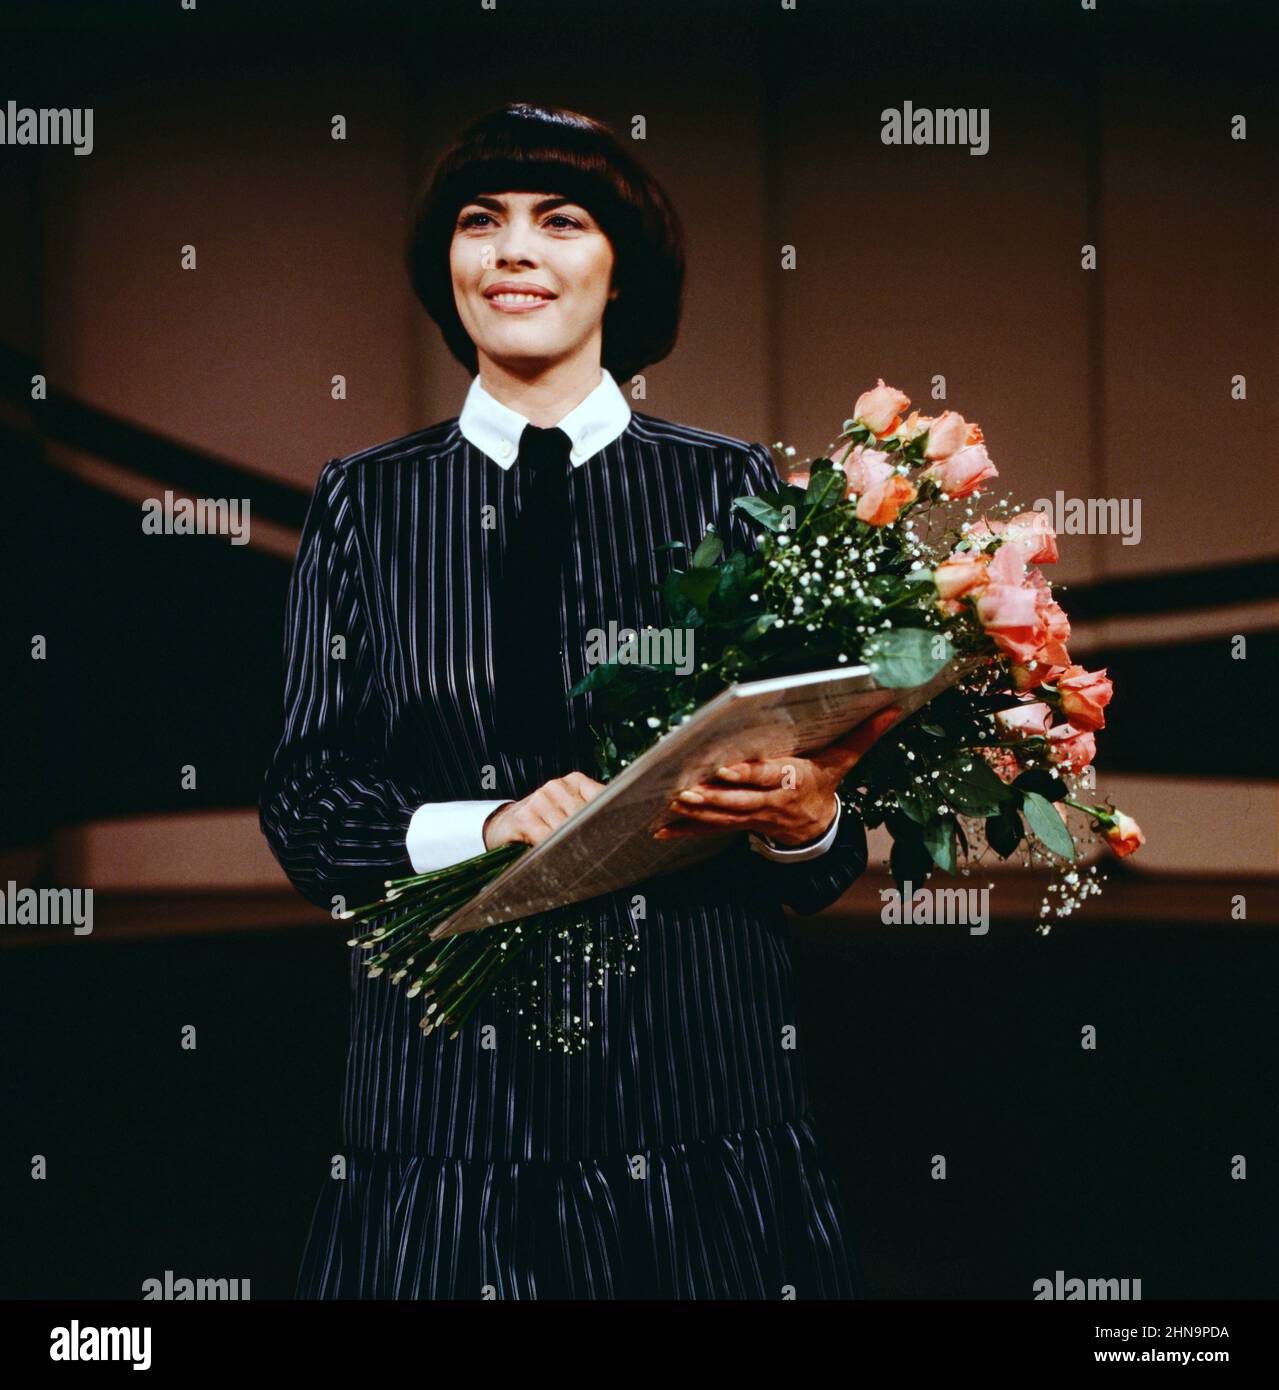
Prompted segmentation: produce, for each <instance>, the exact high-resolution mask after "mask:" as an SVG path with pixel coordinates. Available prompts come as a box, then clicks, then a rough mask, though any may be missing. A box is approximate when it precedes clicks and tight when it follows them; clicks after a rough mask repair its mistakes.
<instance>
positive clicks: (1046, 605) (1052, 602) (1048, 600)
mask: <svg viewBox="0 0 1279 1390" xmlns="http://www.w3.org/2000/svg"><path fill="white" fill-rule="evenodd" d="M1000 551H1001V553H1002V552H1003V551H1008V552H1010V553H1012V554H1016V555H1024V554H1025V551H1024V550H1023V549H1022V547H1021V546H1019V545H1005V546H1001V547H1000ZM1026 584H1027V587H1028V588H1030V589H1031V591H1032V592H1033V593H1034V595H1035V602H1036V604H1038V606H1039V616H1040V617H1041V618H1042V619H1043V623H1044V645H1043V647H1042V648H1041V649H1040V650H1039V651H1038V652H1036V653H1035V655H1036V658H1037V659H1038V660H1039V661H1040V662H1041V663H1042V664H1043V665H1045V666H1069V665H1070V653H1069V652H1068V651H1067V650H1066V643H1067V642H1068V641H1069V640H1070V619H1069V618H1068V617H1067V616H1066V612H1065V610H1064V609H1063V608H1062V606H1061V604H1059V603H1058V602H1057V600H1056V599H1055V598H1053V594H1052V586H1051V585H1050V584H1049V583H1048V581H1047V580H1046V579H1045V578H1044V576H1043V575H1042V574H1041V573H1040V572H1039V571H1038V570H1031V571H1030V574H1029V575H1028V576H1027V578H1026Z"/></svg>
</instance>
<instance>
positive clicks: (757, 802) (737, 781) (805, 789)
mask: <svg viewBox="0 0 1279 1390" xmlns="http://www.w3.org/2000/svg"><path fill="white" fill-rule="evenodd" d="M900 715H901V710H900V709H899V708H898V706H896V705H890V706H889V707H888V708H887V709H882V710H880V711H879V712H878V713H877V714H874V715H872V716H871V717H870V718H869V719H868V720H866V722H865V723H863V724H859V725H858V726H857V728H855V729H854V730H853V731H852V732H851V733H849V734H846V735H845V736H844V737H843V738H842V739H839V740H837V741H836V742H834V743H831V744H828V745H827V746H826V747H825V748H823V749H820V750H819V751H818V752H816V753H813V754H811V755H810V756H809V757H798V756H796V757H789V758H768V759H761V760H758V761H754V762H741V763H730V764H729V765H728V766H726V767H721V768H719V769H717V771H716V774H715V776H716V779H717V780H716V781H713V782H699V783H698V784H697V785H696V786H695V787H688V788H686V789H685V790H683V791H681V792H679V793H678V795H677V797H676V799H675V800H674V801H672V802H671V809H672V810H673V811H678V812H679V813H680V815H681V816H682V817H683V819H682V820H680V821H676V822H675V823H674V824H672V825H669V826H664V827H663V828H662V829H660V830H656V831H654V832H653V835H654V838H655V839H658V840H674V839H679V838H683V837H686V836H690V835H712V834H717V833H722V832H724V831H725V830H749V831H753V832H754V833H755V834H757V835H767V836H768V838H769V839H770V840H772V841H773V842H774V843H775V844H778V845H802V844H806V843H808V842H809V841H812V840H818V839H820V838H821V836H822V835H823V834H824V833H825V832H826V831H827V830H828V829H829V828H830V824H831V822H832V821H833V820H834V819H835V812H836V811H837V810H838V805H837V802H836V798H835V788H836V787H838V786H839V784H840V783H841V782H842V781H843V780H844V778H845V777H846V776H847V775H848V773H849V772H851V771H852V769H853V768H854V767H855V766H856V765H857V763H858V762H859V761H860V759H861V758H862V757H863V756H864V755H865V753H866V751H867V749H869V748H870V747H871V745H872V744H873V743H874V742H875V740H876V739H877V738H879V736H880V735H881V734H882V733H884V731H885V730H886V729H888V728H889V727H890V726H891V725H893V724H894V723H896V722H897V719H898V718H899V717H900ZM726 783H727V784H730V785H725V784H726Z"/></svg>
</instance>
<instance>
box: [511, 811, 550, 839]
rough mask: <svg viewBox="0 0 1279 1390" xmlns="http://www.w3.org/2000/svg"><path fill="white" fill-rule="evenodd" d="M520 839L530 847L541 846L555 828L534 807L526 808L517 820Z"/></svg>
mask: <svg viewBox="0 0 1279 1390" xmlns="http://www.w3.org/2000/svg"><path fill="white" fill-rule="evenodd" d="M516 826H517V828H518V830H519V833H520V838H521V839H522V840H523V841H524V843H525V844H528V845H540V844H541V843H542V841H543V840H545V839H546V837H547V836H548V835H550V833H551V832H552V831H553V830H554V829H555V826H554V825H552V824H551V822H550V821H549V820H548V819H547V818H546V816H544V815H543V814H542V813H541V812H540V811H538V810H537V809H536V807H533V806H527V807H525V809H524V811H523V812H522V813H521V815H520V816H519V817H518V818H517V820H516Z"/></svg>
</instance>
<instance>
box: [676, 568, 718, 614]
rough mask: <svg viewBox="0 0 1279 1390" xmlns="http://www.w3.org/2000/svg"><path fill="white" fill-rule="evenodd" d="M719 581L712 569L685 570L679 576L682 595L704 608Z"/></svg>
mask: <svg viewBox="0 0 1279 1390" xmlns="http://www.w3.org/2000/svg"><path fill="white" fill-rule="evenodd" d="M718 583H719V575H718V574H717V573H716V572H715V571H714V570H713V569H698V570H687V571H686V572H685V573H684V574H682V575H681V576H680V581H679V587H680V592H681V593H682V594H683V595H684V597H685V598H686V599H687V600H688V601H689V602H690V603H691V604H694V605H695V606H696V607H698V608H705V607H706V604H707V602H708V601H709V599H710V596H711V595H712V594H713V593H714V592H715V586H716V585H717V584H718Z"/></svg>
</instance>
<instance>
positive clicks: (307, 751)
mask: <svg viewBox="0 0 1279 1390" xmlns="http://www.w3.org/2000/svg"><path fill="white" fill-rule="evenodd" d="M522 482H523V478H522V475H521V473H520V470H519V469H518V468H516V469H510V470H505V469H502V468H499V467H497V466H496V465H495V464H493V463H492V462H491V461H490V460H488V459H487V458H485V456H484V455H483V454H482V453H480V451H479V450H477V449H476V448H475V447H474V446H473V445H471V444H470V443H469V442H468V441H467V440H466V439H465V438H464V437H463V435H462V434H461V432H460V431H459V429H458V426H457V420H456V419H450V420H446V421H444V422H442V423H440V424H438V425H435V426H432V427H431V428H429V429H425V430H422V431H420V432H417V433H414V434H411V435H408V436H405V437H404V438H401V439H396V440H393V441H390V442H388V443H385V444H381V445H378V446H377V447H375V448H372V449H367V450H364V451H362V452H360V453H357V454H353V455H350V456H349V457H346V458H341V459H333V460H330V461H329V463H328V464H326V465H325V467H324V469H323V471H322V472H321V474H320V478H319V481H318V484H317V486H316V490H315V495H314V498H313V499H312V503H311V506H310V510H309V512H308V515H307V518H306V522H305V525H304V528H303V533H302V540H301V544H300V547H299V551H298V556H297V560H296V563H295V567H294V572H293V577H292V580H291V584H290V590H289V598H288V606H287V618H286V637H285V698H284V716H285V717H284V731H283V735H282V737H281V739H280V742H279V744H278V746H277V748H276V750H275V753H274V756H273V758H272V761H271V764H270V767H269V768H268V770H267V773H266V776H265V779H264V782H263V788H262V798H261V825H262V830H263V833H264V834H265V835H266V837H267V839H268V841H269V842H270V844H271V847H272V849H273V850H274V852H275V854H276V856H277V857H278V859H279V861H280V863H281V865H282V866H283V868H284V869H285V871H286V873H287V874H288V876H289V878H290V879H291V881H292V882H293V883H294V885H295V886H296V887H297V888H298V890H299V891H300V892H301V893H303V894H304V895H305V896H306V897H307V898H308V899H310V900H311V901H312V902H315V903H317V904H320V905H322V906H325V907H329V906H330V905H331V904H332V902H333V899H334V897H335V895H336V896H340V897H341V898H343V899H344V900H345V902H346V903H347V905H355V904H357V903H359V902H363V901H367V900H369V899H371V898H373V897H376V896H378V895H379V894H380V892H381V887H382V883H383V880H384V879H386V878H389V877H397V876H402V875H407V874H410V873H412V871H413V870H412V866H411V864H410V863H409V860H408V857H407V851H406V848H405V834H406V831H407V827H408V823H409V820H410V819H411V817H412V814H413V812H414V810H415V809H416V808H417V807H418V806H420V805H421V804H422V803H423V802H425V801H435V800H454V799H459V800H460V799H469V798H485V797H508V796H509V797H512V798H517V797H521V796H524V795H527V794H528V793H529V792H530V791H532V790H533V789H534V788H536V787H537V786H539V785H540V784H541V783H543V782H545V781H547V780H548V779H550V778H552V777H555V776H560V775H563V774H564V773H565V772H568V771H570V770H572V769H574V768H581V769H583V770H585V771H587V772H592V771H593V770H594V769H593V765H592V761H591V758H590V739H589V735H588V731H587V725H588V724H589V722H590V718H591V714H590V705H591V702H590V697H589V696H588V697H585V698H579V699H577V700H575V701H573V702H572V704H571V706H570V711H571V712H570V733H569V735H567V736H566V738H565V740H564V741H563V744H562V746H559V747H548V748H547V749H546V750H545V751H544V752H542V753H539V754H537V755H530V756H526V757H515V756H507V755H504V754H503V753H502V752H501V751H500V750H499V749H498V748H497V745H496V741H495V739H494V737H493V729H492V723H493V714H494V677H493V650H492V613H491V608H490V596H491V594H492V591H493V581H494V579H495V577H496V575H497V573H498V565H499V561H500V557H501V546H502V544H503V533H504V529H505V526H506V525H507V523H509V521H510V520H511V519H512V518H513V517H514V516H516V515H517V514H518V512H519V509H520V506H521V496H520V492H521V485H522ZM775 482H776V473H775V470H774V468H773V465H772V461H771V458H770V455H769V452H768V450H767V449H766V448H765V447H764V446H763V445H762V444H749V443H746V442H744V441H741V440H737V439H732V438H728V437H726V436H723V435H719V434H714V433H710V432H708V431H705V430H700V429H695V428H692V427H689V426H685V425H679V424H674V423H672V422H670V421H667V420H662V419H658V418H656V417H654V416H650V415H645V414H642V413H639V412H632V415H631V420H630V422H629V424H628V425H627V428H626V429H625V431H624V432H623V433H622V434H621V435H620V436H619V437H618V438H617V439H616V440H614V441H613V442H612V443H611V444H609V445H607V446H605V448H604V449H603V450H601V451H600V453H599V454H598V455H596V456H595V457H593V458H592V459H590V460H589V461H587V462H586V463H585V464H583V465H582V466H581V467H579V468H575V469H574V470H572V475H571V481H570V489H571V505H572V511H573V552H572V553H573V555H574V563H573V565H572V568H571V572H570V573H569V574H568V575H567V577H566V583H565V587H564V592H563V594H562V603H561V618H562V621H563V624H564V634H565V642H564V654H565V656H564V659H565V677H564V678H565V688H566V689H567V687H568V686H569V685H570V684H572V683H573V682H576V681H577V680H579V679H580V678H581V677H582V676H583V675H584V674H585V672H586V665H585V635H584V634H585V633H586V631H587V630H588V629H591V628H601V629H605V630H607V628H608V625H609V623H610V621H613V622H616V623H617V624H618V625H619V626H625V627H631V628H641V627H644V626H647V625H650V624H651V625H654V626H662V625H664V623H665V622H666V619H665V617H664V614H663V612H662V608H661V600H660V585H661V581H662V579H663V578H664V576H665V574H666V572H667V570H668V569H669V568H670V567H671V566H672V564H673V563H675V562H674V561H673V560H672V552H670V551H662V552H657V553H655V551H654V547H655V546H656V545H657V544H659V543H661V542H663V541H666V540H675V539H681V540H684V541H686V542H687V543H689V544H695V543H696V542H697V541H698V540H699V539H700V538H701V536H702V534H703V532H704V531H705V528H706V527H707V525H708V524H712V523H713V524H714V525H715V526H716V527H717V529H718V530H719V531H720V534H722V535H724V536H725V537H726V540H727V544H728V546H729V548H730V549H731V548H733V547H746V546H750V545H752V544H753V538H752V534H751V532H750V530H749V528H748V527H747V525H746V524H745V522H744V520H743V519H742V518H741V517H740V516H739V515H738V514H737V513H736V512H734V511H733V510H732V508H731V504H732V500H733V498H735V497H738V496H741V495H743V494H745V493H749V492H759V491H763V490H766V489H768V488H770V487H772V486H773V485H775ZM490 508H491V509H492V510H491V511H488V510H486V509H490ZM486 522H488V523H492V524H486ZM338 639H341V643H339V641H338ZM486 772H488V773H489V774H490V777H491V780H490V781H488V782H486V781H485V780H484V777H485V774H486ZM866 858H867V847H866V837H865V831H864V830H863V829H862V827H861V825H860V824H859V823H858V822H857V821H856V820H855V818H853V817H851V816H848V815H847V814H845V815H844V816H843V817H841V824H840V827H839V832H838V834H837V837H836V841H835V843H834V845H833V846H832V847H831V849H830V850H829V851H828V852H827V853H826V854H825V855H823V856H821V857H820V858H818V859H815V860H810V861H806V862H801V863H791V864H787V863H780V862H772V861H768V860H765V859H763V858H761V857H760V856H758V855H755V854H751V853H750V852H749V849H748V848H747V846H746V844H745V843H744V839H743V843H741V844H740V846H734V847H733V848H732V849H730V850H728V851H726V852H725V853H724V854H723V855H721V856H718V857H717V858H716V859H715V860H713V861H710V862H709V863H708V864H704V865H699V866H696V867H695V868H693V869H691V870H688V871H686V872H684V873H681V874H676V875H671V876H669V877H667V878H664V879H658V880H653V881H652V882H651V883H649V884H646V885H644V886H643V890H642V891H643V892H644V893H645V895H646V898H647V907H648V916H647V919H646V920H645V922H644V923H643V928H642V936H643V945H642V948H641V950H640V951H639V953H638V957H637V960H636V966H637V969H636V971H635V973H634V974H632V975H630V976H625V975H619V976H615V977H613V978H612V979H611V980H610V982H609V984H608V985H607V986H606V987H605V988H604V989H603V990H602V991H601V993H600V995H599V996H598V998H597V999H596V1001H595V1002H594V1003H593V1004H591V1006H590V1007H591V1009H592V1017H593V1018H595V1019H597V1020H598V1026H597V1029H596V1033H595V1040H594V1042H593V1043H592V1045H591V1046H590V1047H589V1048H588V1049H587V1050H586V1051H585V1052H584V1053H581V1054H576V1055H571V1056H567V1057H565V1056H559V1057H555V1056H550V1055H547V1054H545V1053H538V1052H535V1051H534V1049H533V1048H532V1046H531V1045H530V1044H528V1043H526V1042H524V1041H522V1040H521V1039H520V1038H519V1037H517V1036H516V1035H515V1034H514V1032H513V1025H512V1024H511V1023H510V1021H509V1020H505V1019H503V1018H502V1017H501V1015H500V1014H499V1013H495V1012H492V1011H491V1010H490V1008H489V1007H488V1006H486V1007H484V1008H482V1009H481V1010H480V1012H479V1014H478V1015H477V1016H476V1017H475V1018H473V1019H472V1020H471V1022H470V1023H469V1024H468V1025H467V1028H466V1029H465V1030H464V1031H463V1034H462V1036H461V1037H460V1038H458V1039H457V1040H456V1041H449V1040H448V1039H446V1038H445V1037H444V1036H443V1033H442V1032H439V1033H436V1034H434V1035H432V1036H431V1037H427V1038H424V1037H423V1035H422V1034H421V1032H420V1030H419V1029H418V1027H417V1021H418V1019H419V1018H420V1015H421V1004H420V1002H416V1001H410V1000H407V999H406V998H405V997H404V994H403V991H401V990H398V989H396V988H395V987H393V986H391V985H389V984H388V983H387V982H386V981H385V980H380V979H379V980H373V981H369V980H367V978H366V976H365V972H364V970H363V968H362V966H361V964H360V958H359V956H358V954H357V953H356V952H352V959H351V962H350V971H351V983H352V990H353V1012H352V1037H351V1050H350V1055H349V1060H348V1070H347V1084H346V1092H345V1097H344V1127H345V1138H346V1141H347V1142H348V1143H349V1144H351V1145H354V1146H361V1147H367V1148H370V1149H374V1150H380V1149H394V1150H396V1151H402V1152H420V1153H432V1154H441V1155H449V1156H458V1157H468V1158H470V1157H474V1158H487V1159H518V1158H536V1157H542V1158H557V1157H559V1158H571V1157H578V1156H581V1155H585V1154H599V1153H604V1152H615V1151H618V1150H621V1149H627V1148H634V1147H636V1146H639V1147H644V1146H647V1145H653V1144H660V1143H664V1142H671V1141H676V1140H685V1139H691V1138H695V1137H697V1136H700V1135H710V1134H720V1133H726V1132H734V1131H737V1130H740V1129H744V1128H752V1127H755V1126H760V1125H766V1124H771V1123H774V1122H777V1121H779V1120H789V1119H793V1118H795V1117H797V1116H799V1115H801V1114H803V1113H805V1111H806V1109H807V1102H806V1098H805V1094H804V1087H803V1077H802V1070H801V1066H800V1062H799V1053H798V1051H796V1050H795V1049H793V1048H790V1047H786V1046H784V1045H783V1043H782V1037H783V1032H784V1030H785V1029H786V1028H787V1026H788V1025H791V1024H793V1023H794V1022H795V1019H794V1015H793V1007H792V999H791V977H790V961H789V943H788V929H787V925H786V919H785V915H784V913H783V911H782V904H783V903H785V904H788V905H790V906H791V907H793V908H794V909H796V910H798V911H800V912H807V913H811V912H816V911H820V910H821V909H822V908H823V907H826V906H828V905H829V904H830V903H832V902H833V901H834V900H835V899H836V898H837V897H839V896H840V895H841V894H842V893H843V892H844V890H845V889H847V888H848V887H849V885H850V884H852V882H853V881H854V880H855V879H856V878H857V876H858V875H859V874H860V873H861V872H862V870H863V869H864V867H865V865H866ZM633 891H634V890H626V891H625V892H624V893H619V894H612V895H608V896H607V897H604V898H599V899H596V900H594V901H593V903H592V905H591V910H592V912H593V914H594V917H595V920H596V921H597V923H598V925H599V927H600V928H601V929H602V928H603V926H604V924H605V923H606V922H607V921H608V920H609V918H610V916H612V917H613V918H614V919H615V920H621V919H620V918H619V917H618V914H625V913H627V911H628V904H629V902H630V898H631V894H632V892H633ZM582 1002H583V1005H584V1006H585V1004H586V1003H587V1001H585V1000H583V1001H582ZM486 1023H487V1024H492V1025H493V1026H494V1027H495V1028H497V1029H498V1031H499V1036H500V1037H501V1038H502V1045H500V1046H498V1047H497V1048H496V1050H492V1049H486V1048H485V1047H484V1046H482V1045H481V1043H480V1041H479V1037H480V1031H481V1029H482V1028H483V1026H484V1024H486Z"/></svg>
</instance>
